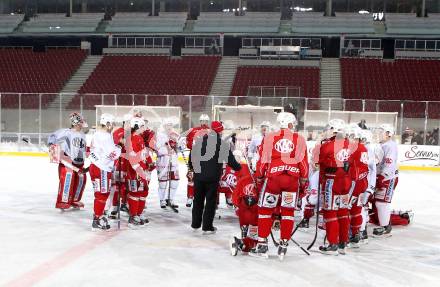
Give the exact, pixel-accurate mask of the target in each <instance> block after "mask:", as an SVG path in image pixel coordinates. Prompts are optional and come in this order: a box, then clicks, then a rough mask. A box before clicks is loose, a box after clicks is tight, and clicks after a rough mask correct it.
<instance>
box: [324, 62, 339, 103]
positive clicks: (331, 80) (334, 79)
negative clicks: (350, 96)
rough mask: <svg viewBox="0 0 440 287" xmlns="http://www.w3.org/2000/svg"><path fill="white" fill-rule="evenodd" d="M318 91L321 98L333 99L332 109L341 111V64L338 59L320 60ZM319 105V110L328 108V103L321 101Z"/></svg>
mask: <svg viewBox="0 0 440 287" xmlns="http://www.w3.org/2000/svg"><path fill="white" fill-rule="evenodd" d="M320 91H321V93H320V97H321V98H332V99H335V100H332V106H331V108H332V109H334V110H342V93H341V64H340V62H339V58H322V59H321V74H320ZM337 99H339V101H338V100H337ZM320 105H321V110H327V109H328V108H329V103H328V101H321V103H320Z"/></svg>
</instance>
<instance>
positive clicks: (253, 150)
mask: <svg viewBox="0 0 440 287" xmlns="http://www.w3.org/2000/svg"><path fill="white" fill-rule="evenodd" d="M263 138H264V137H263V135H262V134H258V135H255V136H253V137H252V139H251V142H250V144H249V147H248V158H249V160H250V161H251V166H252V167H254V168H255V167H256V166H257V162H258V160H259V159H260V155H259V153H258V148H259V147H260V145H261V143H262V142H263Z"/></svg>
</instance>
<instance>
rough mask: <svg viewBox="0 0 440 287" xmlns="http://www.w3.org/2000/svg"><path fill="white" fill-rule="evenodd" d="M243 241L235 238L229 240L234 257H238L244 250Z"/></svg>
mask: <svg viewBox="0 0 440 287" xmlns="http://www.w3.org/2000/svg"><path fill="white" fill-rule="evenodd" d="M243 246H244V243H243V240H242V239H239V238H237V237H235V236H233V237H232V238H231V239H230V240H229V250H230V251H231V255H232V256H237V254H238V252H239V251H242V250H243Z"/></svg>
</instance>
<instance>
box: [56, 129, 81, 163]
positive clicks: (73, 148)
mask: <svg viewBox="0 0 440 287" xmlns="http://www.w3.org/2000/svg"><path fill="white" fill-rule="evenodd" d="M48 144H49V145H52V144H57V145H59V146H60V148H61V150H62V151H63V152H64V154H66V155H67V156H68V157H69V158H70V159H71V160H72V163H73V164H75V165H83V164H84V159H85V157H86V139H85V136H84V133H83V132H77V131H75V130H72V129H59V130H57V131H56V132H54V133H53V134H51V135H50V136H49V139H48Z"/></svg>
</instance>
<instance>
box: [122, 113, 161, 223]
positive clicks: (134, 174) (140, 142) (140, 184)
mask: <svg viewBox="0 0 440 287" xmlns="http://www.w3.org/2000/svg"><path fill="white" fill-rule="evenodd" d="M130 127H131V136H130V138H129V139H128V140H127V142H126V149H127V155H128V196H127V201H128V207H129V214H130V217H129V219H128V227H130V228H134V229H135V228H137V227H140V226H143V225H145V224H148V222H149V221H148V219H147V218H145V216H144V215H143V211H144V207H145V201H146V199H147V196H148V185H149V182H150V177H151V176H150V174H151V171H152V170H153V169H154V165H153V160H152V159H151V157H150V154H149V152H148V150H147V149H146V147H145V142H144V139H143V137H142V133H143V128H144V127H145V121H144V119H143V118H140V117H133V118H132V119H131V120H130Z"/></svg>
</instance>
